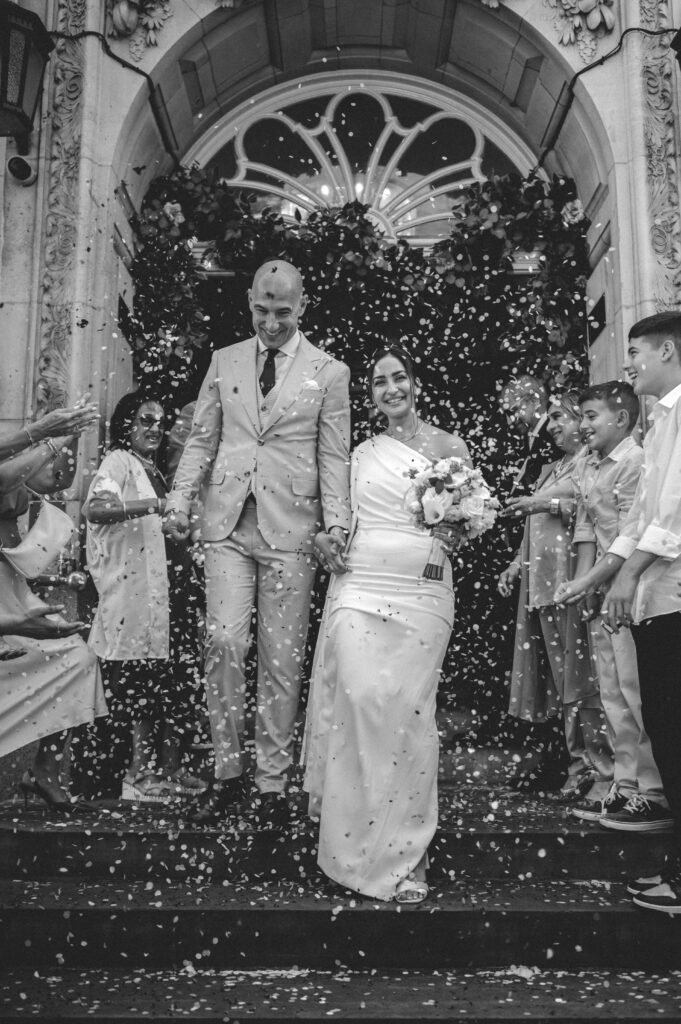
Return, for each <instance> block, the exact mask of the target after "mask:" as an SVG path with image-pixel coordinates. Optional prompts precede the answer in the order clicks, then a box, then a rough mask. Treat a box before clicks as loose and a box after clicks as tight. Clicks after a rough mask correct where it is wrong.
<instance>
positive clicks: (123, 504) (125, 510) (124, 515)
mask: <svg viewBox="0 0 681 1024" xmlns="http://www.w3.org/2000/svg"><path fill="white" fill-rule="evenodd" d="M121 505H122V506H123V519H124V520H126V519H127V518H128V510H127V508H126V507H125V502H124V501H121Z"/></svg>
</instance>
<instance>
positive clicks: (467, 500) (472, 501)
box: [459, 494, 485, 519]
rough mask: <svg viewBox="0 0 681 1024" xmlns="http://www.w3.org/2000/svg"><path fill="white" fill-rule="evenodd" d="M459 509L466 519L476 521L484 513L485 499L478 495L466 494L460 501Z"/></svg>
mask: <svg viewBox="0 0 681 1024" xmlns="http://www.w3.org/2000/svg"><path fill="white" fill-rule="evenodd" d="M459 508H460V509H461V511H462V512H463V514H464V515H465V516H466V518H467V519H477V518H479V517H480V516H482V515H483V513H484V511H485V499H484V498H483V497H482V495H480V494H467V495H466V496H465V497H463V498H462V499H461V502H460V504H459Z"/></svg>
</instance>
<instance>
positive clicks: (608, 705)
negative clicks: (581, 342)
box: [555, 380, 672, 832]
mask: <svg viewBox="0 0 681 1024" xmlns="http://www.w3.org/2000/svg"><path fill="white" fill-rule="evenodd" d="M579 404H580V410H581V423H580V427H581V431H582V436H583V437H584V440H585V441H586V444H587V445H588V446H589V448H590V450H591V455H590V456H589V457H588V458H587V459H585V460H582V461H581V462H580V463H579V467H578V470H577V472H576V473H575V477H574V480H573V484H574V488H575V494H576V497H577V516H576V522H575V529H574V536H573V543H574V544H575V545H576V546H577V567H576V571H575V577H574V579H573V580H572V581H571V582H569V583H563V584H561V586H560V587H559V588H558V590H557V591H556V595H555V598H556V601H557V602H563V601H565V600H567V599H569V598H570V597H572V596H573V595H574V594H575V593H580V592H583V591H584V590H588V589H589V585H588V580H584V579H583V577H584V576H585V575H586V573H587V572H588V571H589V570H590V569H591V568H592V567H593V565H594V562H595V561H596V559H601V558H603V556H604V555H605V553H606V552H607V551H608V549H609V548H610V546H611V544H612V543H613V541H614V540H615V539H616V537H617V536H618V534H619V533H620V532H621V531H622V529H623V528H624V524H625V522H626V520H627V518H628V515H629V511H630V509H631V505H632V502H633V499H634V494H635V492H636V488H637V486H638V482H639V479H640V477H641V472H642V463H643V451H642V449H641V447H640V445H638V444H636V442H635V441H634V439H633V438H632V436H631V433H632V431H633V429H634V427H635V425H636V421H637V419H638V414H639V401H638V398H637V397H636V395H635V393H634V389H633V388H632V386H631V384H626V383H624V382H623V381H619V380H611V381H606V382H605V383H603V384H593V385H592V386H591V387H590V388H587V389H586V391H584V392H583V394H582V395H580V399H579ZM597 605H598V601H597V600H595V601H594V605H593V611H592V614H593V613H594V612H596V608H597ZM590 641H591V645H592V648H593V651H594V654H595V657H596V664H597V667H598V678H599V687H600V694H601V701H602V702H603V710H604V712H605V717H606V720H607V723H608V731H609V733H610V736H611V739H612V746H613V755H614V762H615V765H614V779H613V784H612V787H611V789H610V792H609V793H608V794H607V796H606V797H605V799H604V800H603V801H600V800H589V799H585V800H582V801H581V802H580V803H578V804H576V805H575V806H574V807H572V808H571V813H572V815H573V816H574V817H576V818H581V819H583V820H586V821H599V822H600V824H601V825H603V826H604V827H606V828H613V829H621V830H623V831H627V832H660V831H666V830H667V829H668V828H669V826H670V825H671V824H672V820H671V817H670V813H669V810H668V808H667V802H666V800H665V797H664V792H663V789H662V780H661V779H660V773H659V772H658V770H657V767H656V765H655V760H654V758H653V754H652V750H651V746H650V740H649V739H648V736H647V735H646V732H645V729H644V727H643V719H642V717H641V691H640V689H639V682H638V671H637V667H636V648H635V646H634V641H633V638H632V635H631V632H630V630H628V629H625V630H622V631H621V632H619V633H611V632H610V630H609V628H608V629H607V630H606V628H605V627H604V623H603V619H602V617H601V616H600V614H598V613H597V612H596V614H595V615H594V618H593V620H592V625H591V628H590Z"/></svg>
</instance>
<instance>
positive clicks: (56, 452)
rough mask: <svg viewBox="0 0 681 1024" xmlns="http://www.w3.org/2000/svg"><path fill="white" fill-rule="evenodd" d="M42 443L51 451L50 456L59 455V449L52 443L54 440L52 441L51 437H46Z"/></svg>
mask: <svg viewBox="0 0 681 1024" xmlns="http://www.w3.org/2000/svg"><path fill="white" fill-rule="evenodd" d="M44 443H45V444H46V445H47V447H48V449H49V450H50V451H51V452H52V458H53V459H56V458H57V457H58V456H59V449H58V448H57V446H56V444H55V443H54V441H52V440H51V438H49V437H46V438H45V441H44Z"/></svg>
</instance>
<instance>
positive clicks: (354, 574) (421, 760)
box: [304, 434, 454, 900]
mask: <svg viewBox="0 0 681 1024" xmlns="http://www.w3.org/2000/svg"><path fill="white" fill-rule="evenodd" d="M428 465H430V462H429V460H428V459H426V458H425V457H424V456H423V455H420V454H419V453H418V452H415V451H412V449H410V448H409V447H408V446H407V445H405V444H403V443H402V442H400V441H397V440H395V439H394V438H391V437H388V436H387V435H385V434H383V435H380V436H379V437H376V438H372V439H371V440H369V441H365V442H364V443H363V444H361V445H359V447H358V448H357V449H356V450H355V452H354V453H353V457H352V504H353V514H354V520H353V521H354V522H356V527H355V529H354V534H353V535H352V540H351V543H350V547H349V551H348V566H349V569H350V572H348V573H347V574H345V575H342V576H337V577H334V579H333V580H332V581H331V584H330V587H329V593H328V597H327V601H326V606H325V609H324V616H323V619H322V624H321V628H320V632H319V641H318V645H317V650H316V653H315V659H314V666H313V670H312V683H311V688H310V700H309V703H308V713H307V725H306V735H305V744H304V760H305V764H306V772H305V789H306V790H307V791H308V793H309V797H310V800H309V808H310V814H311V815H313V816H315V817H316V816H319V817H320V833H319V854H318V861H319V866H320V867H321V869H322V870H323V871H324V872H325V874H326V875H328V876H329V877H330V878H332V879H333V880H334V881H336V882H338V883H340V884H341V885H344V886H347V887H348V888H350V889H353V890H355V891H356V892H360V893H364V894H365V895H367V896H371V897H374V898H376V899H382V900H389V899H392V897H393V896H394V895H395V889H396V886H397V884H398V883H399V882H400V881H401V880H402V879H404V878H406V877H407V875H408V874H409V873H410V872H411V871H412V870H413V869H414V867H415V866H416V865H417V864H418V862H419V861H420V860H421V858H422V857H423V855H424V853H425V852H426V851H427V849H428V846H429V844H430V842H431V840H432V838H433V835H434V833H435V828H436V826H437V771H438V735H437V729H436V725H435V698H436V693H437V685H438V677H439V673H440V669H441V666H442V662H443V659H444V656H445V652H446V650H447V644H448V642H449V638H450V634H451V630H452V625H453V619H454V597H453V592H452V579H451V569H450V567H449V565H447V566H446V570H445V571H446V575H445V579H444V580H443V581H442V582H436V581H433V580H426V579H424V578H423V576H422V573H423V569H424V566H425V564H426V562H427V561H428V555H429V552H430V545H431V538H430V534H429V533H427V532H426V531H424V530H421V529H419V528H417V527H415V526H414V525H413V524H412V522H411V517H410V515H409V513H408V512H407V509H406V505H405V497H406V493H407V491H408V489H409V486H410V484H411V481H410V479H409V478H408V476H407V473H408V471H409V470H410V469H413V468H414V469H417V470H419V471H421V470H423V469H425V468H427V466H428Z"/></svg>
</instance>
